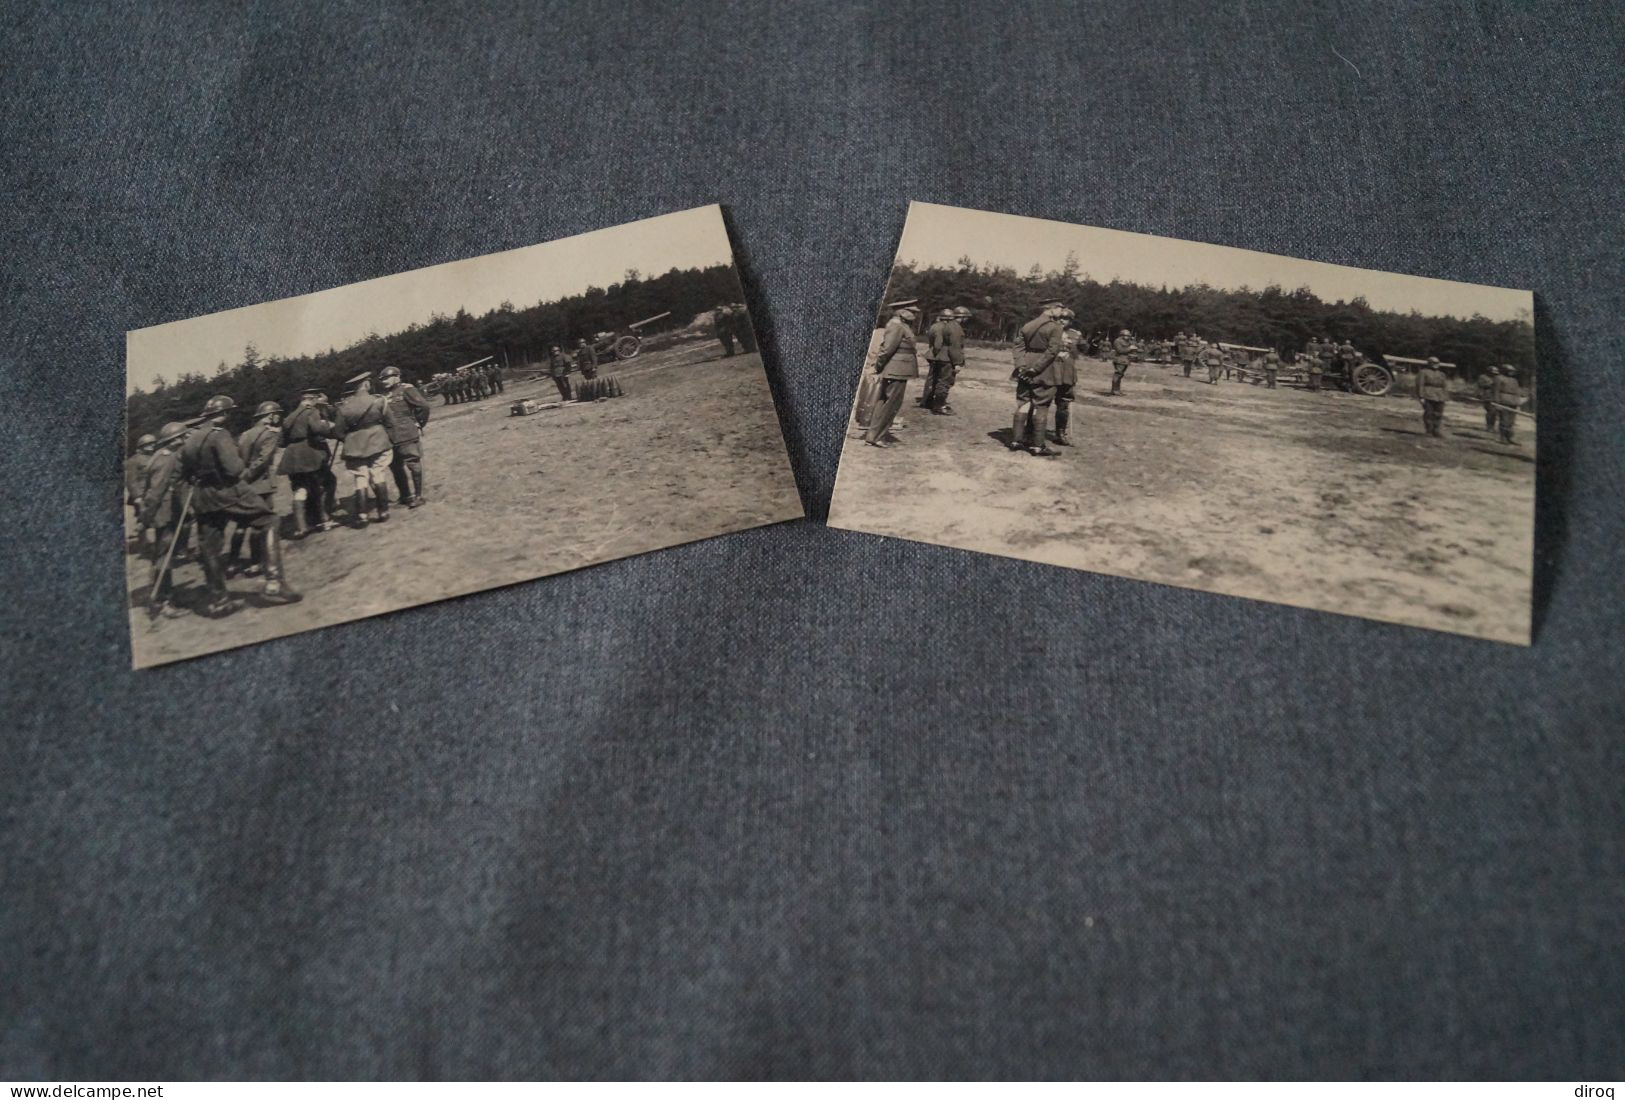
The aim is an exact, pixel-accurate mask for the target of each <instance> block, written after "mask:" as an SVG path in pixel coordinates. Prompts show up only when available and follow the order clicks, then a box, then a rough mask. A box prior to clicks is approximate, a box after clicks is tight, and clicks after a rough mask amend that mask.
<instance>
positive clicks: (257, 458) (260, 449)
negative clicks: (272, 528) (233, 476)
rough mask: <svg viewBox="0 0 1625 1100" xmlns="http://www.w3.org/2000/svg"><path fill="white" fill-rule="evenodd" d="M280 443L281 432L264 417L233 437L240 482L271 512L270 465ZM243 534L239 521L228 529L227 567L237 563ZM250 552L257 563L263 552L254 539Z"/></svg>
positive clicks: (273, 476) (272, 485) (272, 486)
mask: <svg viewBox="0 0 1625 1100" xmlns="http://www.w3.org/2000/svg"><path fill="white" fill-rule="evenodd" d="M280 442H281V434H280V433H279V432H278V431H277V429H276V428H275V427H274V426H272V425H270V424H267V423H266V422H265V420H264V419H260V420H256V421H254V423H253V424H251V425H249V427H248V430H247V431H245V432H243V434H242V435H240V436H238V437H237V453H238V455H239V456H241V458H242V460H243V475H242V480H243V484H244V485H246V486H248V488H249V490H250V491H252V492H253V493H254V494H255V495H256V496H258V497H259V498H260V499H261V500H263V501H264V502H265V507H266V508H268V509H270V510H271V511H272V513H273V514H274V513H275V511H276V508H275V506H274V504H273V503H272V502H273V501H274V500H275V499H276V473H275V471H274V470H273V468H272V467H273V466H274V465H275V462H276V449H277V445H278V444H279V443H280ZM247 534H248V528H247V527H245V526H243V525H242V524H240V523H239V524H238V525H237V528H236V530H234V531H232V533H231V550H230V552H229V553H228V555H227V558H226V560H227V564H228V566H229V565H233V564H235V563H236V562H237V560H238V556H239V555H240V554H241V553H242V549H243V539H244V538H245V537H246V536H247ZM250 554H251V556H252V560H253V562H254V564H255V565H256V566H258V565H260V564H261V561H262V557H263V555H262V553H261V547H260V545H259V543H258V542H257V541H256V542H255V543H254V545H253V546H252V547H251V548H250Z"/></svg>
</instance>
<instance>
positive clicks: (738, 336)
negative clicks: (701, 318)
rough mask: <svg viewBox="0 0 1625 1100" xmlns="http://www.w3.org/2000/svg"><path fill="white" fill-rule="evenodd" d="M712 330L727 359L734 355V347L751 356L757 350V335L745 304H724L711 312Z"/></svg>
mask: <svg viewBox="0 0 1625 1100" xmlns="http://www.w3.org/2000/svg"><path fill="white" fill-rule="evenodd" d="M711 328H712V331H713V332H714V333H715V334H716V338H717V340H718V341H720V342H721V344H722V354H723V356H724V357H725V358H726V357H727V356H730V355H732V354H734V345H735V344H738V345H739V350H740V351H742V352H744V353H745V354H746V355H749V354H750V353H751V352H753V351H755V350H756V333H755V332H754V331H753V330H752V329H751V327H750V314H749V313H748V312H746V310H745V305H744V303H743V302H723V303H722V304H721V305H719V306H717V307H716V308H715V309H713V310H712V311H711Z"/></svg>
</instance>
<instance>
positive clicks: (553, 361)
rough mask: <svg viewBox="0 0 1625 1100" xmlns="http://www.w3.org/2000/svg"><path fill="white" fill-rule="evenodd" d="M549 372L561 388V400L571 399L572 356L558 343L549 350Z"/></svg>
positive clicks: (556, 384) (555, 383)
mask: <svg viewBox="0 0 1625 1100" xmlns="http://www.w3.org/2000/svg"><path fill="white" fill-rule="evenodd" d="M547 373H548V375H549V376H550V377H551V378H552V379H553V384H554V385H555V386H557V387H558V388H559V400H560V401H568V400H570V357H569V356H568V355H566V354H564V350H563V349H562V348H560V347H559V346H558V345H557V344H554V345H553V346H552V348H550V349H549V350H548V353H547Z"/></svg>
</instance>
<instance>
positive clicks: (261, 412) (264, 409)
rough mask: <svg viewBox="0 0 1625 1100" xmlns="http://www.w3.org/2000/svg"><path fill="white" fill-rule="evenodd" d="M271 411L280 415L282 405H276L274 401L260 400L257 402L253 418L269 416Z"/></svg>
mask: <svg viewBox="0 0 1625 1100" xmlns="http://www.w3.org/2000/svg"><path fill="white" fill-rule="evenodd" d="M272 413H275V414H276V415H278V416H281V415H282V406H281V405H278V404H277V403H276V402H275V401H261V402H260V403H259V407H257V408H256V409H255V410H254V419H255V420H260V419H263V418H264V417H267V416H270V415H271V414H272Z"/></svg>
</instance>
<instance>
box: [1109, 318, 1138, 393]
mask: <svg viewBox="0 0 1625 1100" xmlns="http://www.w3.org/2000/svg"><path fill="white" fill-rule="evenodd" d="M1137 350H1139V349H1138V348H1136V347H1135V345H1134V341H1133V340H1132V339H1131V338H1130V337H1129V334H1128V329H1122V330H1121V331H1119V332H1118V334H1117V339H1115V340H1113V341H1112V393H1116V394H1120V393H1122V392H1123V375H1125V374H1127V373H1128V368H1129V362H1130V360H1131V358H1132V356H1133V355H1134V353H1135V352H1136V351H1137Z"/></svg>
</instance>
